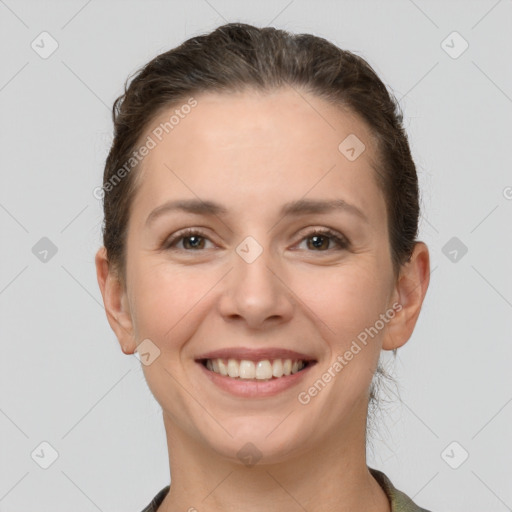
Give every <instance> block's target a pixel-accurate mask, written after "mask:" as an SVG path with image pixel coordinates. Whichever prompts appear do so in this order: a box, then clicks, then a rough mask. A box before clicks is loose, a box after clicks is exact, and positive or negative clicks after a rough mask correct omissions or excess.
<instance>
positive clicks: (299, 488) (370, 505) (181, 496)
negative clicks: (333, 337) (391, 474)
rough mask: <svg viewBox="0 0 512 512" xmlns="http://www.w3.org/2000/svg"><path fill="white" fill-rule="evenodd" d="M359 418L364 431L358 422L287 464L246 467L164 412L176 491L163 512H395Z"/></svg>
mask: <svg viewBox="0 0 512 512" xmlns="http://www.w3.org/2000/svg"><path fill="white" fill-rule="evenodd" d="M360 416H361V418H362V419H363V425H362V427H363V428H360V427H361V425H360V422H353V423H352V424H351V425H350V426H348V427H347V429H348V430H351V431H346V430H344V432H343V433H340V432H336V433H333V435H332V436H331V437H332V439H328V440H327V441H326V442H324V443H323V445H322V446H321V447H320V446H317V447H312V449H311V450H309V451H308V452H305V453H303V454H301V455H300V456H297V457H295V458H287V459H286V461H285V462H281V463H275V464H261V463H260V464H256V465H254V466H250V467H247V466H244V465H243V464H241V463H239V462H233V461H232V460H228V459H225V458H223V457H220V456H219V455H218V454H217V453H215V452H213V451H212V450H209V449H208V448H207V447H205V446H204V445H199V444H198V443H197V440H195V439H192V438H191V437H190V436H188V435H187V434H186V433H185V432H183V431H181V430H180V429H179V428H177V426H176V425H175V424H173V423H172V422H171V420H170V419H169V418H168V417H167V415H166V414H165V413H164V424H165V428H166V432H167V442H168V449H169V461H170V467H171V489H170V492H169V493H168V494H167V496H166V497H165V499H164V501H163V503H162V504H161V505H160V507H159V509H158V512H175V511H176V512H177V511H184V510H187V511H188V510H191V511H192V510H194V509H195V510H197V511H201V512H203V511H208V512H217V511H218V512H221V511H227V510H241V509H242V510H244V511H246V512H256V511H261V510H265V511H268V512H278V511H282V510H292V509H296V510H301V509H302V510H307V511H308V512H320V511H322V512H349V511H354V510H365V511H366V512H390V510H391V509H390V504H389V500H388V498H387V496H386V494H385V492H384V491H383V489H382V488H381V487H380V485H379V484H378V482H377V481H376V480H375V479H374V478H373V476H372V475H371V473H370V472H369V470H368V467H367V465H366V435H365V434H366V433H365V426H366V423H365V421H366V416H365V411H364V413H363V414H362V415H360ZM358 425H359V426H358ZM344 440H346V441H344Z"/></svg>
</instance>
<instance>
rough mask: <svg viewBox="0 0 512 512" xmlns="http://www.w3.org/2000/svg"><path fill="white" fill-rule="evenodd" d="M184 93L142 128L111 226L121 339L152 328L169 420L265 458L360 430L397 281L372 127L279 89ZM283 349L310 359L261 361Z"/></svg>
mask: <svg viewBox="0 0 512 512" xmlns="http://www.w3.org/2000/svg"><path fill="white" fill-rule="evenodd" d="M195 99H196V101H197V105H196V106H194V107H193V108H190V109H188V108H187V109H181V110H180V107H173V108H172V109H169V110H168V111H166V112H165V113H162V115H159V117H158V118H157V119H155V120H154V122H153V123H152V124H151V127H150V128H149V129H148V131H147V133H146V134H145V135H144V137H143V138H142V140H143V141H147V140H148V139H147V136H148V135H149V136H150V137H151V139H152V140H153V141H154V142H155V143H156V146H155V147H152V148H151V149H150V150H149V152H148V154H147V156H146V157H145V158H144V160H143V162H142V167H141V169H139V170H138V171H137V172H141V175H140V176H139V178H140V186H139V188H138V190H137V192H136V195H135V199H134V202H133V203H132V209H131V214H130V221H129V226H128V236H127V242H126V255H127V257H126V283H127V284H126V294H125V295H124V296H123V298H122V303H123V307H124V308H125V311H126V314H127V318H129V321H127V322H128V323H129V329H128V330H130V329H133V331H132V333H133V340H134V342H133V346H132V349H134V348H135V343H136V344H139V343H141V342H142V341H143V340H150V341H145V345H143V347H144V350H141V351H140V352H147V354H148V355H146V356H143V357H145V358H146V359H147V362H149V363H150V364H147V365H146V364H144V365H143V369H144V373H145V377H146V379H147V382H148V385H149V387H150V389H151V391H152V393H153V394H154V396H155V398H156V399H157V401H158V402H159V403H160V405H161V406H162V408H163V411H164V418H165V421H166V425H167V426H168V427H169V428H171V429H172V430H173V432H174V433H173V436H174V437H176V438H178V437H180V436H181V437H182V438H183V436H185V437H187V439H188V440H192V442H196V443H199V445H201V446H202V448H203V449H205V448H206V449H211V450H213V452H216V453H218V454H221V455H223V456H225V457H229V458H232V459H233V460H235V459H237V458H238V459H240V460H242V456H243V455H244V454H247V452H250V453H249V454H251V451H252V452H253V453H252V455H253V456H254V457H259V456H263V457H265V459H263V460H265V461H268V462H271V461H278V460H285V458H286V457H287V454H289V453H290V452H293V453H294V454H300V453H304V452H306V451H307V450H309V449H313V448H319V447H322V446H323V445H324V444H325V442H326V440H329V439H331V440H332V439H334V438H335V437H336V438H337V439H341V441H340V442H342V441H343V439H353V436H364V427H365V422H366V410H367V409H366V408H367V395H368V389H369V386H370V384H371V380H372V376H373V374H374V372H375V368H376V365H377V362H378V357H379V352H380V350H381V349H382V348H383V347H382V344H383V340H384V339H385V333H386V330H387V327H388V323H389V322H390V321H391V320H390V318H393V316H394V315H395V314H398V313H397V311H398V309H397V304H396V300H397V299H398V298H399V296H398V295H397V293H396V288H395V280H394V278H393V271H392V263H391V254H390V246H389V242H388V225H387V216H386V205H385V199H384V196H383V194H382V192H381V190H380V189H379V188H378V186H377V184H376V175H375V173H376V171H375V170H374V169H373V168H372V161H374V160H375V159H376V153H375V148H374V147H373V143H372V140H371V139H370V133H369V130H368V129H367V128H366V126H365V125H364V124H363V123H362V122H361V121H360V120H359V119H358V118H356V117H355V116H353V115H350V114H347V113H343V112H341V111H339V110H336V109H334V108H333V107H332V106H330V105H329V104H328V103H325V102H324V101H323V100H321V99H318V98H317V97H315V96H312V95H310V94H307V93H304V92H301V93H300V94H298V92H296V91H294V90H292V89H286V90H280V91H277V92H274V93H271V94H265V95H260V94H257V93H255V92H245V93H238V94H229V95H221V94H213V93H208V94H203V95H199V96H195ZM184 104H185V102H184ZM176 109H178V110H180V112H181V115H180V116H178V117H177V118H176V119H178V118H179V122H176V119H174V122H175V124H173V126H172V128H169V126H170V125H167V130H168V132H169V133H166V132H165V130H162V125H161V124H160V123H165V122H167V121H169V118H170V116H171V115H172V114H173V113H174V111H175V110H176ZM185 111H186V112H189V113H188V114H184V113H183V112H185ZM159 126H160V130H158V129H157V128H158V127H159ZM155 130H156V131H155ZM155 134H159V137H157V136H156V135H155ZM347 137H348V139H347ZM356 137H357V138H356ZM159 138H161V140H159ZM345 139H347V140H345ZM344 141H345V142H344ZM361 143H362V144H364V146H365V147H364V150H363V151H362V152H361V150H362V149H363V146H362V145H361ZM340 144H341V146H340ZM149 146H152V144H149ZM180 204H181V205H182V206H183V208H180ZM173 205H174V206H173ZM186 230H189V231H186ZM326 231H329V232H330V233H329V232H327V233H326ZM394 303H395V307H394V306H393V304H394ZM398 308H399V306H398ZM383 317H386V319H388V320H386V321H384V320H383ZM128 323H127V325H128ZM365 333H366V335H365ZM370 333H371V335H370ZM363 340H365V341H366V343H364V342H363ZM125 345H126V343H125ZM357 347H359V350H358V348H357ZM384 348H387V347H384ZM158 351H159V352H158ZM349 353H351V354H352V355H351V356H350V354H349ZM158 354H159V355H158ZM155 356H157V357H156V359H154V360H153V358H154V357H155ZM217 358H220V359H221V360H223V361H224V364H225V365H226V368H224V367H223V364H222V363H219V362H218V361H216V362H215V363H213V362H212V365H214V369H216V370H217V371H218V372H221V371H223V370H226V371H229V373H230V374H231V375H236V373H237V372H242V373H243V376H244V377H247V378H240V377H230V376H229V375H227V376H225V375H222V374H221V373H216V372H215V371H212V370H211V369H208V368H207V367H206V366H205V364H204V363H205V360H206V359H213V360H217ZM229 359H233V360H234V361H231V362H230V363H228V360H229ZM287 359H291V360H292V362H293V361H294V360H306V361H307V365H306V367H305V368H304V369H303V370H302V371H298V372H297V373H293V374H291V375H289V376H286V375H285V376H282V377H272V378H271V379H268V377H269V375H270V374H269V373H268V372H269V371H270V372H272V373H274V372H275V374H276V375H279V374H280V373H281V372H282V371H284V370H285V369H286V367H287V366H288V365H289V364H290V363H287V362H286V360H287ZM241 360H243V361H245V362H242V363H241V364H239V363H240V361H241ZM207 364H208V365H210V363H207ZM282 367H283V368H282ZM299 367H300V366H299ZM293 370H294V371H296V370H297V367H296V365H295V367H294V368H293ZM253 371H254V372H258V375H259V376H260V377H266V378H265V379H257V378H254V377H253V373H252V372H253ZM329 376H330V378H329ZM341 432H344V433H345V434H346V438H345V437H343V436H340V435H339V434H340V433H341ZM247 443H251V444H247ZM256 454H258V455H256Z"/></svg>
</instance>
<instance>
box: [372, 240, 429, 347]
mask: <svg viewBox="0 0 512 512" xmlns="http://www.w3.org/2000/svg"><path fill="white" fill-rule="evenodd" d="M429 282H430V256H429V251H428V247H427V245H426V244H425V243H424V242H416V245H415V246H414V250H413V253H412V255H411V258H410V260H409V261H408V262H407V263H405V264H404V265H403V266H402V268H401V270H400V276H399V278H398V281H397V283H396V288H395V293H394V297H395V298H396V300H397V302H399V303H400V305H401V309H400V311H398V312H397V313H396V314H395V316H394V318H393V319H392V320H391V321H390V322H389V324H388V325H387V326H386V330H385V333H384V338H383V343H382V348H383V350H393V349H396V348H399V347H401V346H402V345H404V344H405V343H406V342H407V341H408V340H409V338H410V337H411V335H412V332H413V330H414V327H415V325H416V322H417V320H418V317H419V314H420V311H421V306H422V304H423V300H424V298H425V294H426V293H427V289H428V285H429Z"/></svg>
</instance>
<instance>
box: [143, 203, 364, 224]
mask: <svg viewBox="0 0 512 512" xmlns="http://www.w3.org/2000/svg"><path fill="white" fill-rule="evenodd" d="M173 211H183V212H186V213H193V214H197V215H212V216H219V217H223V216H226V215H227V214H228V213H229V212H228V210H227V209H226V208H225V207H224V206H222V205H220V204H218V203H215V202H213V201H202V200H201V199H181V200H175V201H167V202H165V203H163V204H161V205H160V206H157V207H156V208H155V209H154V210H153V211H152V212H151V213H150V214H149V215H148V217H147V219H146V226H148V225H149V224H151V223H152V222H153V221H154V220H155V219H156V218H157V217H160V216H162V215H164V214H165V213H170V212H173ZM333 211H345V212H347V213H351V214H353V215H356V216H358V217H359V218H361V219H362V220H363V221H365V222H366V223H369V221H368V218H367V217H366V215H365V214H364V213H363V212H362V210H360V209H359V208H358V207H357V206H355V205H353V204H350V203H347V202H346V201H345V200H344V199H332V200H328V201H325V200H315V199H299V200H297V201H292V202H291V203H286V204H285V205H284V206H283V207H282V208H281V212H280V215H281V216H286V215H295V216H298V215H306V214H313V213H330V212H333Z"/></svg>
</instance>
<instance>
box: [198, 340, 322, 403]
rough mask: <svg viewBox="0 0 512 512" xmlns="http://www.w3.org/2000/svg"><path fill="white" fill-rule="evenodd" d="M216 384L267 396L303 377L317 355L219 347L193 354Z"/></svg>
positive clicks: (247, 395)
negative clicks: (196, 354)
mask: <svg viewBox="0 0 512 512" xmlns="http://www.w3.org/2000/svg"><path fill="white" fill-rule="evenodd" d="M195 362H196V363H197V364H198V367H199V368H200V369H201V370H202V372H201V373H202V374H203V375H204V376H205V377H207V378H208V380H209V381H210V382H211V383H213V384H214V385H215V386H216V387H218V388H220V389H221V390H223V391H224V392H227V393H229V394H231V395H235V396H238V397H243V398H264V397H270V396H274V395H277V394H280V393H281V392H283V391H285V390H287V389H290V388H292V387H294V386H296V385H298V383H299V382H300V381H302V380H303V379H304V378H305V375H306V374H307V373H308V372H309V370H310V369H311V368H312V367H313V366H314V365H315V364H316V363H317V362H318V361H317V359H315V358H313V357H311V356H309V355H307V354H303V353H299V352H295V351H292V350H285V349H260V350H254V349H246V348H232V349H221V350H216V351H213V352H208V353H207V354H202V355H200V356H199V357H197V358H195Z"/></svg>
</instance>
